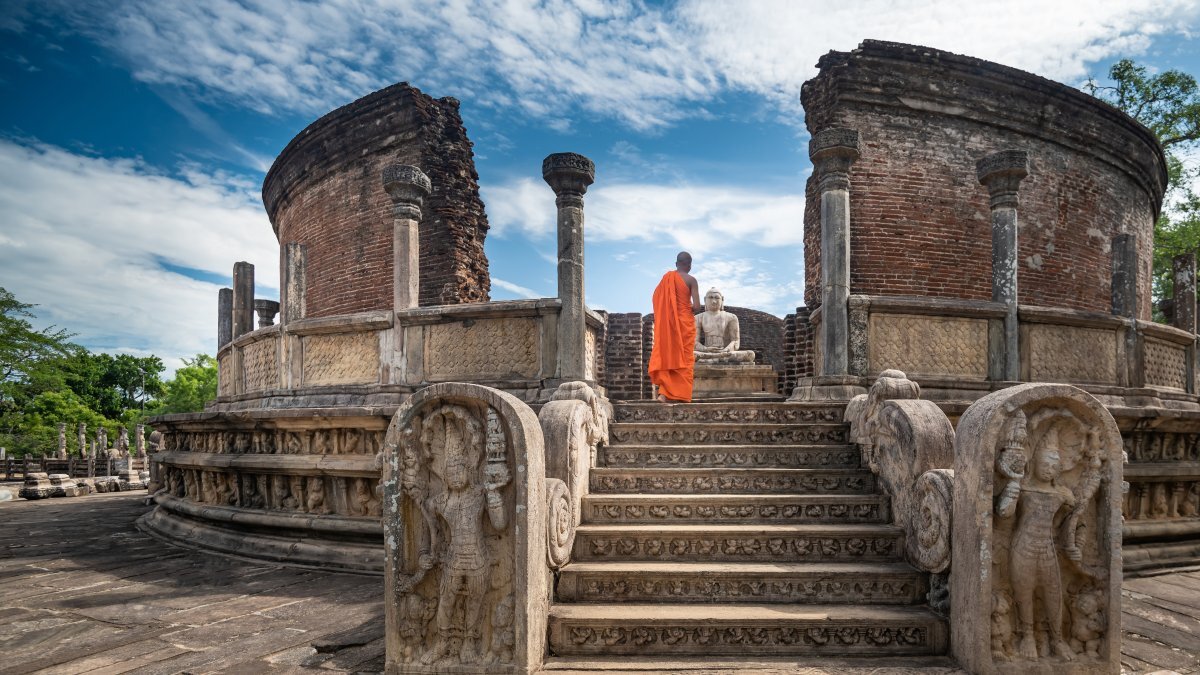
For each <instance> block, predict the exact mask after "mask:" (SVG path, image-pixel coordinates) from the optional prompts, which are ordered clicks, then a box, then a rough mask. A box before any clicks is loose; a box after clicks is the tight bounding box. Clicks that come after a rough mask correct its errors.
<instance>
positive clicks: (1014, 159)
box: [975, 150, 1029, 209]
mask: <svg viewBox="0 0 1200 675" xmlns="http://www.w3.org/2000/svg"><path fill="white" fill-rule="evenodd" d="M975 175H976V176H977V177H978V178H979V182H980V183H982V184H983V185H984V186H985V187H986V188H987V189H988V194H990V195H991V198H992V201H991V206H992V208H993V209H998V208H1001V207H1009V208H1014V209H1015V208H1017V187H1018V186H1019V185H1020V184H1021V181H1022V180H1023V179H1024V178H1025V177H1026V176H1028V175H1029V154H1028V153H1026V152H1025V151H1024V150H1001V151H1000V152H996V153H992V154H990V155H988V156H987V157H984V158H983V159H981V160H979V161H978V162H976V163H975Z"/></svg>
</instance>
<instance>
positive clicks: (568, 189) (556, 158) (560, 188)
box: [542, 152, 596, 208]
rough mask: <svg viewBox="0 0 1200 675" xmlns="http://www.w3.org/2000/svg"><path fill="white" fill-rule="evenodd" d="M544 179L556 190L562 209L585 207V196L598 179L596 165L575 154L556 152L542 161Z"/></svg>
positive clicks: (556, 200)
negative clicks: (564, 207)
mask: <svg viewBox="0 0 1200 675" xmlns="http://www.w3.org/2000/svg"><path fill="white" fill-rule="evenodd" d="M542 178H543V179H545V181H546V183H548V184H549V185H550V189H551V190H554V195H555V197H556V199H555V203H556V204H557V205H558V206H559V207H560V208H561V207H563V206H583V195H584V194H585V193H586V192H587V189H588V186H589V185H591V184H592V183H593V182H594V181H595V179H596V165H595V164H594V163H593V162H592V160H590V159H588V158H587V157H584V156H583V155H580V154H576V153H574V152H556V153H554V154H552V155H547V156H546V159H544V160H542Z"/></svg>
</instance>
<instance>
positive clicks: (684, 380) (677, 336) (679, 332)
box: [649, 251, 704, 403]
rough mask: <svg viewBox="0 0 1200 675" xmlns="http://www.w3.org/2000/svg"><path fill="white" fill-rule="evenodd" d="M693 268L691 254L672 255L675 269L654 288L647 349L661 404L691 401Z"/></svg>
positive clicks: (695, 304)
mask: <svg viewBox="0 0 1200 675" xmlns="http://www.w3.org/2000/svg"><path fill="white" fill-rule="evenodd" d="M691 271H692V255H691V254H690V253H688V252H687V251H683V252H681V253H680V254H679V255H677V256H675V269H673V270H671V271H670V272H667V273H666V274H664V275H663V278H662V281H660V282H658V287H657V288H655V289H654V348H653V349H652V350H651V352H650V366H649V371H650V381H651V382H653V383H654V384H655V386H657V387H658V400H659V402H660V403H666V402H668V401H675V402H681V403H687V402H688V401H691V400H692V370H693V368H694V366H695V363H696V357H695V354H694V353H693V349H694V347H695V343H696V319H695V314H696V312H699V311H701V310H702V309H704V306H703V305H701V304H700V286H699V284H697V283H696V279H695V277H693V276H692V275H691V274H688V272H691Z"/></svg>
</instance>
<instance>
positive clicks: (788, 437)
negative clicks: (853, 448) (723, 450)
mask: <svg viewBox="0 0 1200 675" xmlns="http://www.w3.org/2000/svg"><path fill="white" fill-rule="evenodd" d="M610 433H611V435H612V439H613V441H614V442H615V443H629V444H634V443H644V444H659V445H664V444H672V445H688V444H698V445H754V444H766V445H803V444H820V445H840V444H843V443H845V442H846V429H845V428H844V427H842V426H841V425H838V426H817V425H813V426H794V427H787V426H762V427H757V428H756V427H747V426H730V427H716V428H710V427H707V426H695V427H690V428H689V427H683V426H676V425H665V424H664V425H633V424H614V425H613V426H612V428H611V429H610Z"/></svg>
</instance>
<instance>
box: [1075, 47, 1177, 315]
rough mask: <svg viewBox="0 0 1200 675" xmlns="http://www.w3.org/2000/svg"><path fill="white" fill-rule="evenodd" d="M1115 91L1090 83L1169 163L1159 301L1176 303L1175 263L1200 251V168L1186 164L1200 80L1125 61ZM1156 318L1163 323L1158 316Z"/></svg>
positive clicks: (1158, 235)
mask: <svg viewBox="0 0 1200 675" xmlns="http://www.w3.org/2000/svg"><path fill="white" fill-rule="evenodd" d="M1108 77H1109V79H1110V80H1111V81H1112V85H1110V86H1105V85H1100V84H1097V83H1096V81H1095V80H1090V81H1089V82H1088V84H1087V85H1085V87H1084V88H1085V89H1086V90H1087V91H1089V92H1090V93H1091V94H1092V95H1093V96H1096V97H1098V98H1100V99H1102V100H1105V101H1107V102H1109V103H1111V104H1112V105H1114V106H1116V107H1117V108H1120V109H1121V110H1123V111H1125V112H1126V113H1127V114H1128V115H1129V116H1130V117H1132V118H1134V119H1135V120H1137V121H1138V122H1141V123H1142V124H1143V125H1145V126H1146V128H1148V129H1149V130H1150V131H1151V132H1153V133H1154V135H1155V136H1156V137H1157V138H1158V142H1159V143H1160V144H1161V145H1162V147H1163V151H1164V153H1165V154H1166V158H1167V177H1168V184H1167V197H1166V200H1165V201H1166V203H1165V205H1164V208H1163V212H1162V214H1161V215H1160V217H1159V219H1158V222H1156V223H1155V225H1154V287H1153V291H1152V293H1153V297H1154V299H1155V300H1156V301H1159V300H1162V299H1163V298H1167V297H1170V295H1171V292H1172V286H1173V280H1172V277H1171V259H1172V258H1174V257H1175V256H1176V255H1179V254H1181V253H1191V252H1195V251H1197V250H1198V249H1200V197H1198V196H1197V195H1196V194H1195V192H1194V191H1193V190H1192V185H1193V184H1194V183H1195V182H1196V180H1197V179H1198V178H1200V165H1194V164H1189V163H1188V162H1187V161H1185V159H1184V153H1186V151H1188V150H1190V149H1193V148H1195V147H1197V145H1200V86H1197V83H1196V78H1195V77H1193V76H1192V75H1189V74H1187V73H1184V72H1181V71H1178V70H1168V71H1166V72H1163V73H1159V74H1156V75H1151V74H1150V73H1149V72H1148V71H1147V70H1146V67H1145V66H1139V65H1137V64H1135V63H1134V62H1133V61H1130V60H1128V59H1122V60H1120V61H1118V62H1116V63H1114V64H1113V66H1112V67H1111V68H1109V71H1108ZM1155 313H1156V316H1157V317H1159V318H1161V315H1160V314H1159V313H1158V312H1157V302H1156V303H1155Z"/></svg>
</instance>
